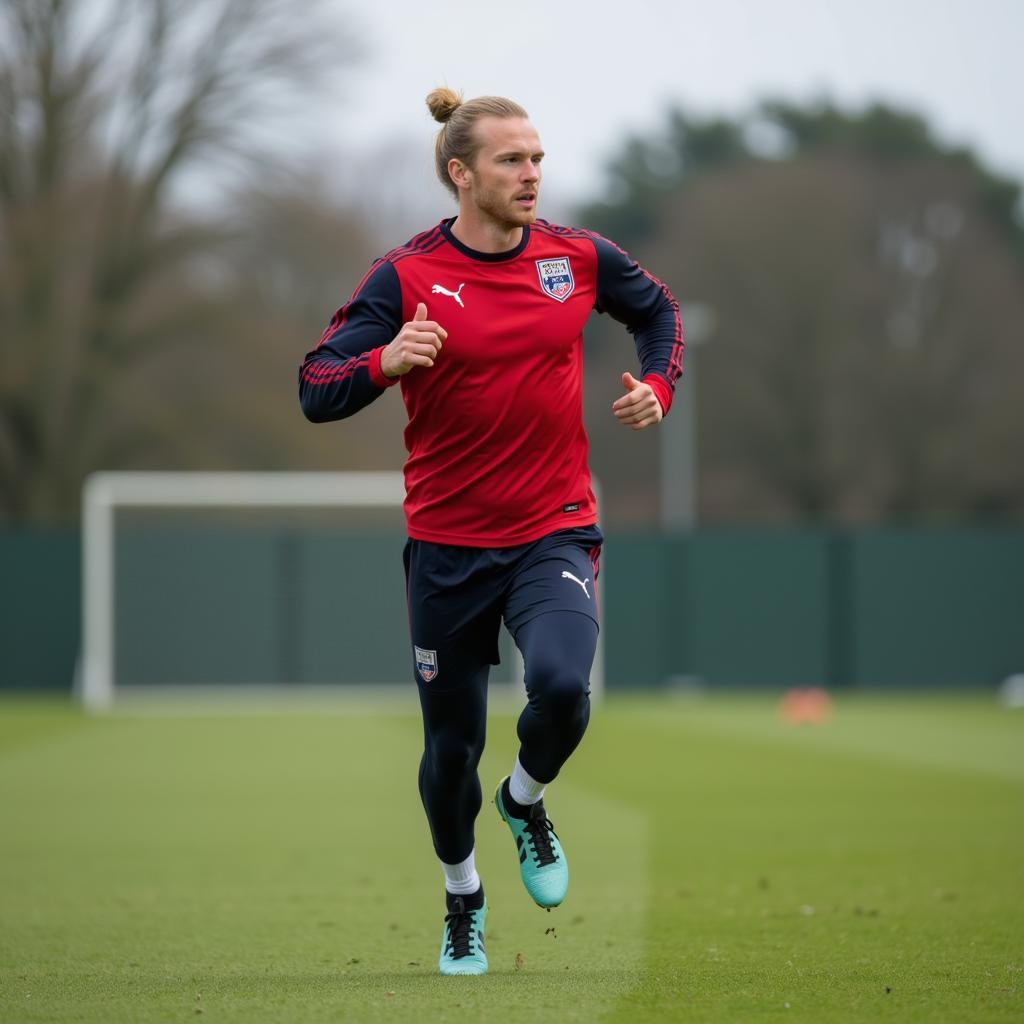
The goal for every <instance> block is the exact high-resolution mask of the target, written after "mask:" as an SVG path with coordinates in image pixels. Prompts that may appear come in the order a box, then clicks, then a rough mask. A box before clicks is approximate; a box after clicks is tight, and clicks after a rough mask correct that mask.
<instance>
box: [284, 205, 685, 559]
mask: <svg viewBox="0 0 1024 1024" xmlns="http://www.w3.org/2000/svg"><path fill="white" fill-rule="evenodd" d="M453 220H454V218H451V219H449V220H444V221H442V222H441V223H440V224H439V225H437V227H434V228H432V229H431V230H429V231H425V232H423V233H422V234H420V235H417V236H416V237H415V238H413V239H412V240H411V241H409V242H408V244H406V245H403V246H400V247H399V248H397V249H393V250H392V251H391V252H389V253H388V254H387V255H386V256H383V257H382V258H381V259H379V260H377V261H376V262H375V263H374V264H373V266H371V267H370V269H369V271H368V272H367V274H366V276H365V277H364V278H363V280H362V281H360V283H359V285H358V287H357V288H356V290H355V292H354V293H353V295H352V298H351V299H349V301H348V302H347V303H346V304H345V305H344V306H342V307H341V309H339V310H338V311H337V312H336V313H335V314H334V317H333V318H332V320H331V322H330V323H329V324H328V326H327V328H326V330H325V331H324V333H323V336H322V338H321V339H320V344H319V345H318V346H317V348H315V349H314V350H313V351H312V352H310V353H308V355H307V356H306V358H305V360H304V362H303V364H302V367H301V369H300V371H299V399H300V401H301V403H302V410H303V412H304V413H305V414H306V416H307V417H308V418H309V419H310V420H312V421H313V422H315V423H321V422H324V421H327V420H339V419H344V418H345V417H346V416H351V415H352V414H353V413H356V412H358V411H359V410H360V409H362V408H363V407H364V406H366V405H369V403H370V402H372V401H373V400H374V399H376V398H378V397H379V396H380V395H381V394H383V393H384V391H385V389H387V388H389V387H390V386H391V385H393V384H395V383H397V382H398V381H401V387H402V397H403V398H404V400H405V406H406V410H407V412H408V415H409V422H408V425H407V426H406V428H405V446H406V448H407V450H408V452H409V457H408V459H407V460H406V463H405V486H406V499H405V515H406V522H407V525H408V532H409V536H410V537H413V538H415V539H417V540H426V541H433V542H434V543H438V544H461V545H468V546H471V547H507V546H511V545H515V544H525V543H527V542H529V541H533V540H537V539H538V538H540V537H543V536H545V535H546V534H549V533H553V532H554V531H556V530H562V529H567V528H569V527H573V526H586V525H589V524H591V523H594V522H596V520H597V509H596V503H595V501H594V494H593V491H592V490H591V488H590V469H589V467H588V463H587V435H586V432H585V430H584V428H583V325H584V323H585V322H586V320H587V317H588V315H589V314H590V311H591V309H596V310H597V311H598V312H599V313H608V314H609V315H611V316H612V317H614V318H615V319H616V320H618V321H620V322H621V323H623V324H625V326H626V327H627V329H628V330H629V331H630V333H631V334H632V335H633V337H634V339H635V341H636V350H637V355H638V356H639V358H640V368H641V375H642V377H643V380H644V381H646V383H648V384H649V385H650V386H651V388H652V389H653V390H654V393H655V394H656V395H657V397H658V401H659V402H660V403H661V407H662V409H663V410H664V411H665V412H668V409H669V406H670V405H671V403H672V393H673V389H674V387H675V383H676V381H677V379H678V378H679V375H680V373H681V372H682V365H683V330H682V324H681V322H680V319H679V306H678V304H677V303H676V301H675V299H674V298H673V297H672V295H671V293H670V292H669V290H668V289H667V288H666V287H665V286H664V285H663V284H662V283H661V282H660V281H658V280H657V279H656V278H654V277H652V276H651V275H650V274H649V273H647V271H646V270H644V269H642V268H641V267H640V266H639V265H638V264H637V263H636V262H635V261H634V260H632V259H631V258H630V257H629V256H628V255H627V254H626V253H625V252H623V251H622V250H621V249H619V248H618V247H617V246H616V245H614V244H613V243H611V242H609V241H608V240H607V239H605V238H602V237H601V236H600V235H597V234H595V233H594V232H592V231H585V230H580V229H575V228H565V227H558V226H556V225H554V224H549V223H547V222H546V221H543V220H538V221H537V222H536V223H535V224H533V225H532V226H531V227H524V228H523V237H522V240H521V241H520V243H519V245H517V246H516V247H515V248H514V249H511V250H509V251H507V252H500V253H484V252H476V251H474V250H472V249H469V248H468V247H467V246H465V245H463V244H462V243H461V242H460V241H459V240H458V239H457V238H456V237H455V236H454V235H453V234H452V232H451V223H452V221H453ZM420 302H423V303H425V304H426V307H427V317H428V318H429V319H430V320H435V321H437V322H438V323H439V324H440V325H441V326H442V327H443V328H444V329H445V330H446V331H447V332H448V337H447V339H446V340H445V342H444V346H443V347H442V349H441V351H440V353H439V354H438V357H437V360H436V362H435V364H434V366H433V367H415V368H414V369H412V370H411V371H410V372H409V373H407V374H404V375H403V376H401V377H397V378H389V377H385V376H384V374H383V373H382V372H381V368H380V357H381V351H382V350H383V348H384V347H385V346H386V345H388V344H389V343H390V342H391V341H392V339H393V338H394V337H395V336H396V335H397V334H398V332H399V331H400V330H401V328H402V325H403V324H404V323H406V322H408V321H410V320H412V318H413V316H414V314H415V312H416V306H417V304H418V303H420Z"/></svg>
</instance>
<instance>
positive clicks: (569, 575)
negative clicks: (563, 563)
mask: <svg viewBox="0 0 1024 1024" xmlns="http://www.w3.org/2000/svg"><path fill="white" fill-rule="evenodd" d="M562 579H563V580H572V581H573V583H578V584H579V585H580V586H581V587H582V588H583V593H584V594H586V595H587V597H590V591H589V590H587V584H588V583H589V582H590V577H589V576H588V577H587V578H586V579H585V580H581V579H579V577H577V576H573V574H572V573H571V572H566V571H565V570H564V569H563V570H562Z"/></svg>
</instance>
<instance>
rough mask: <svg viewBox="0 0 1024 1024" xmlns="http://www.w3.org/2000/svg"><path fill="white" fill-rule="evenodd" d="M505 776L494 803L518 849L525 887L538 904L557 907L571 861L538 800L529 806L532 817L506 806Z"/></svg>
mask: <svg viewBox="0 0 1024 1024" xmlns="http://www.w3.org/2000/svg"><path fill="white" fill-rule="evenodd" d="M504 785H505V779H502V780H501V782H499V783H498V791H497V792H496V793H495V794H494V804H495V806H496V807H497V808H498V813H499V814H500V815H501V817H502V819H503V820H504V821H505V822H506V823H507V824H508V827H509V828H510V829H511V830H512V835H513V836H514V837H515V841H516V848H517V849H518V850H519V874H520V875H521V876H522V879H523V885H525V886H526V891H527V892H528V893H529V894H530V896H531V897H532V898H533V901H534V903H536V904H537V906H539V907H557V906H558V905H559V903H561V902H562V900H564V899H565V894H566V892H567V891H568V889H569V865H568V864H567V863H566V860H565V852H564V851H563V850H562V844H561V843H560V842H559V841H558V836H557V835H555V829H554V826H553V825H552V824H551V819H550V818H548V816H547V812H546V811H545V810H544V801H543V800H538V801H537V802H536V803H535V804H534V805H533V806H532V807H531V808H530V817H529V818H526V819H523V818H517V817H515V816H514V815H511V814H509V813H508V811H506V810H505V802H504V800H503V799H502V796H501V791H502V788H503V787H504Z"/></svg>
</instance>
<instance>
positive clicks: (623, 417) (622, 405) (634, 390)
mask: <svg viewBox="0 0 1024 1024" xmlns="http://www.w3.org/2000/svg"><path fill="white" fill-rule="evenodd" d="M622 386H623V387H624V388H625V389H626V393H625V394H624V395H623V396H622V397H621V398H617V399H616V400H615V401H614V402H612V412H613V413H615V418H616V419H617V420H618V421H619V422H620V423H622V424H624V425H625V426H627V427H632V428H633V429H634V430H643V429H644V427H650V426H652V425H653V424H655V423H659V422H660V421H661V418H662V417H663V416H664V413H663V412H662V411H661V402H659V401H658V396H657V395H656V394H655V393H654V389H653V388H652V387H651V385H650V384H645V383H644V382H643V381H642V380H637V379H636V377H634V376H633V374H631V373H624V374H623V375H622Z"/></svg>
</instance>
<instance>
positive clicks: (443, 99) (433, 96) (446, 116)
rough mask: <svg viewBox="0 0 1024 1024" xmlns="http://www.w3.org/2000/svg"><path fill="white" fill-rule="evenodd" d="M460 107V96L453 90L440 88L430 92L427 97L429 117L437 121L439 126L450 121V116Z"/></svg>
mask: <svg viewBox="0 0 1024 1024" xmlns="http://www.w3.org/2000/svg"><path fill="white" fill-rule="evenodd" d="M461 105H462V96H461V94H459V93H457V92H455V90H454V89H448V88H445V87H444V86H442V87H441V88H439V89H434V90H432V91H431V92H430V93H429V94H428V95H427V107H428V108H429V110H430V115H431V117H433V119H434V120H435V121H439V122H440V123H441V124H447V123H448V121H450V120H451V116H452V114H454V113H455V111H456V110H458V109H459V107H460V106H461Z"/></svg>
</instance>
